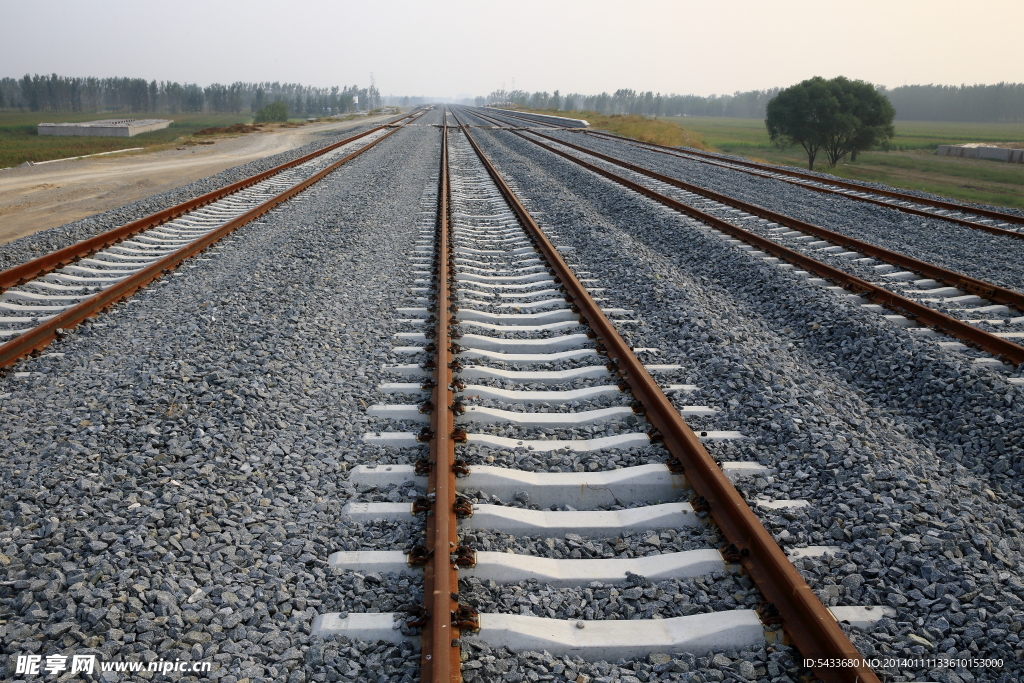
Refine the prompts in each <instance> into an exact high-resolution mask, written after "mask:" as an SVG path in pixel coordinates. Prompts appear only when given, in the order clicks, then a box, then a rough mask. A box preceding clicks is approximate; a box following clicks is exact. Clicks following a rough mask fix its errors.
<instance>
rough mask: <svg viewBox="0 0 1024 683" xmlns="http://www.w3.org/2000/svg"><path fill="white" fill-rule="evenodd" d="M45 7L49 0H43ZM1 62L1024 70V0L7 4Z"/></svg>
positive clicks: (314, 71)
mask: <svg viewBox="0 0 1024 683" xmlns="http://www.w3.org/2000/svg"><path fill="white" fill-rule="evenodd" d="M42 8H45V9H42ZM0 18H2V25H3V27H4V30H3V38H2V39H0V76H14V77H20V76H22V75H23V74H25V73H53V72H56V73H58V74H62V75H68V76H131V77H142V78H146V79H156V80H175V81H188V82H196V83H199V84H200V85H208V84H209V83H213V82H220V83H230V82H232V81H239V80H240V81H262V80H266V81H275V80H276V81H291V82H301V83H306V84H310V85H318V86H328V85H353V84H358V85H360V86H364V85H367V84H368V83H369V79H370V73H371V72H373V74H374V75H375V76H376V81H377V86H378V87H379V88H380V90H381V92H382V93H383V94H385V95H387V94H395V95H434V96H456V95H486V94H488V93H490V92H491V91H492V90H495V89H497V88H500V87H501V86H502V84H504V86H505V87H506V88H508V89H511V88H512V87H513V79H514V84H515V87H516V88H520V89H524V90H530V91H533V90H548V91H551V90H555V89H560V90H561V91H562V92H563V93H566V92H580V93H587V94H589V93H598V92H601V91H609V92H611V91H614V90H616V89H618V88H633V89H636V90H654V91H660V92H675V93H695V94H700V95H708V94H711V93H731V92H733V91H736V90H751V89H762V88H769V87H772V86H786V85H791V84H793V83H796V82H798V81H800V80H803V79H805V78H809V77H811V76H815V75H820V76H825V77H831V76H835V75H839V74H842V75H845V76H848V77H850V78H859V79H863V80H867V81H871V82H873V83H879V84H884V85H887V86H897V85H903V84H904V83H908V84H909V83H945V84H960V83H996V82H999V81H1015V82H1024V51H1022V49H1021V41H1020V33H1021V27H1024V0H959V1H955V2H954V1H951V0H928V1H926V0H846V1H844V2H832V1H830V0H764V1H756V0H718V1H710V0H708V1H705V2H695V1H692V0H675V1H673V0H631V1H630V0H616V1H614V2H613V1H611V0H587V1H582V0H548V1H547V2H540V1H536V0H518V1H515V0H513V1H508V0H506V1H504V2H496V1H494V0H478V1H477V2H468V1H465V0H445V1H444V2H429V1H428V0H417V1H412V0H389V1H387V2H352V1H349V0H323V1H319V2H313V1H311V0H274V1H269V0H247V1H246V2H234V1H227V0H163V1H161V2H150V1H149V0H131V1H130V2H129V1H123V0H87V1H85V0H49V2H47V3H45V4H44V5H35V4H34V3H31V2H25V1H24V0H0Z"/></svg>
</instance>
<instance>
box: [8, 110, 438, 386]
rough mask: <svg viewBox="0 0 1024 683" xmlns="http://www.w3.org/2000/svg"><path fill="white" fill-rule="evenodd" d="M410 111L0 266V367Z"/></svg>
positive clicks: (390, 128)
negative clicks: (104, 229) (23, 260)
mask: <svg viewBox="0 0 1024 683" xmlns="http://www.w3.org/2000/svg"><path fill="white" fill-rule="evenodd" d="M422 113H423V112H422V111H419V110H417V111H414V112H411V113H409V114H407V115H405V116H402V117H400V118H398V119H396V120H395V121H393V122H391V123H388V124H385V125H381V126H377V127H374V128H371V129H370V130H367V131H364V132H362V133H359V134H358V135H353V136H350V137H348V138H345V139H344V140H341V141H339V142H336V143H334V144H331V145H328V146H326V147H324V148H323V149H320V150H317V151H315V152H311V153H309V154H306V155H304V156H301V157H299V158H298V159H294V160H292V161H289V162H287V163H284V164H280V165H279V166H276V167H274V168H271V169H269V170H267V171H263V172H261V173H257V174H256V175H254V176H252V177H249V178H246V179H244V180H240V181H237V182H235V183H232V184H230V185H228V186H226V187H223V188H221V189H219V190H214V191H212V192H208V193H206V194H204V195H202V196H199V197H196V198H195V199H191V200H189V201H187V202H182V203H181V204H177V205H175V206H172V207H169V208H167V209H164V210H163V211H159V212H157V213H154V214H151V215H149V216H145V217H144V218H140V219H138V220H135V221H132V222H131V223H128V224H126V225H123V226H121V227H118V228H115V229H113V230H109V231H107V232H104V233H101V234H99V235H96V236H94V237H91V238H89V239H86V240H82V241H81V242H78V243H76V244H73V245H70V246H68V247H65V248H63V249H60V250H57V251H55V252H52V253H50V254H46V255H44V256H41V257H39V258H36V259H33V260H31V261H28V262H26V263H23V264H21V265H19V266H15V267H14V268H10V269H8V270H5V271H3V272H0V342H2V344H0V368H4V367H8V366H10V365H12V364H14V363H16V362H17V361H18V359H20V358H23V357H24V356H26V355H28V354H31V353H38V352H39V351H40V350H42V349H43V348H45V347H46V346H47V345H48V344H50V343H51V342H52V341H53V340H54V339H56V338H57V337H58V336H60V335H61V334H63V333H64V332H65V331H66V330H70V329H72V328H74V327H75V326H76V325H78V324H80V323H81V322H82V321H84V320H86V319H88V318H90V317H92V316H94V315H96V314H97V313H99V312H101V311H102V310H104V309H105V308H107V307H109V306H111V305H113V304H115V303H117V302H118V301H121V300H123V299H125V298H126V297H129V296H131V295H132V294H133V293H134V292H135V291H137V290H138V289H139V288H141V287H144V286H146V285H147V284H148V283H150V282H152V281H153V280H156V279H158V278H160V277H163V276H164V275H166V274H168V273H170V272H171V271H172V270H174V269H175V268H177V267H178V266H179V265H180V264H181V263H182V262H183V261H185V260H186V259H188V258H191V257H194V256H196V255H198V254H200V253H202V252H203V251H205V250H207V249H209V248H210V247H211V246H213V245H214V244H216V243H217V242H218V241H219V240H221V239H222V238H223V237H225V236H226V235H228V234H230V233H231V232H232V231H234V230H236V229H238V228H239V227H241V226H243V225H245V224H246V223H249V222H250V221H253V220H255V219H256V218H259V217H260V216H262V215H263V214H265V213H266V212H268V211H270V210H272V209H274V208H275V207H277V206H278V205H280V204H281V203H283V202H285V201H287V200H288V199H290V198H292V197H294V196H296V195H297V194H299V193H300V192H302V191H303V190H305V189H306V188H307V187H310V186H311V185H313V184H315V183H316V182H318V181H319V180H320V179H322V178H323V177H325V176H326V175H328V174H329V173H331V172H332V171H334V170H336V169H338V168H339V167H340V166H342V165H344V164H345V163H347V162H348V161H350V160H352V159H354V158H356V157H357V156H359V155H360V154H362V153H364V152H366V151H367V150H369V149H371V148H372V147H374V146H375V145H377V144H378V143H379V142H381V141H382V140H385V139H387V138H388V137H390V136H391V135H393V134H394V133H395V132H396V131H397V130H398V129H399V128H400V127H401V126H402V125H405V123H408V122H409V121H412V120H415V119H416V118H418V117H419V116H420V115H422Z"/></svg>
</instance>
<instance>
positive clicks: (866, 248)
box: [529, 131, 1024, 311]
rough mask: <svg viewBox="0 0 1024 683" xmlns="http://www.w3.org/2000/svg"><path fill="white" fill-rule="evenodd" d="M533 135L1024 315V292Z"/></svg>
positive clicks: (547, 136) (564, 143)
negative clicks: (860, 253)
mask: <svg viewBox="0 0 1024 683" xmlns="http://www.w3.org/2000/svg"><path fill="white" fill-rule="evenodd" d="M529 133H530V134H531V135H536V136H537V137H540V138H544V139H545V140H550V141H551V142H555V143H557V144H559V145H564V146H566V147H569V148H571V149H575V150H577V151H580V152H583V153H585V154H589V155H591V156H594V157H597V158H598V159H602V160H604V161H607V162H609V163H612V164H616V165H618V166H621V167H623V168H627V169H629V170H630V171H633V172H635V173H640V174H641V175H645V176H647V177H649V178H653V179H655V180H658V181H660V182H663V183H666V184H668V185H672V186H673V187H678V188H679V189H681V190H686V191H688V192H693V193H694V194H699V195H701V196H703V197H707V198H708V199H713V200H715V201H717V202H720V203H722V204H728V205H729V206H732V207H735V208H738V209H742V210H743V211H746V212H748V213H752V214H754V215H755V216H760V217H761V218H766V219H768V220H771V221H774V222H776V223H778V224H780V225H784V226H786V227H789V228H793V229H795V230H799V231H801V232H806V233H808V234H811V235H816V236H818V237H821V238H824V239H827V240H828V241H830V242H834V243H835V244H837V245H839V246H843V247H849V248H850V249H855V250H857V251H859V252H862V253H864V254H867V255H868V256H873V257H876V258H879V259H881V260H883V261H885V262H887V263H891V264H893V265H897V266H900V267H901V268H906V269H908V270H911V271H913V272H915V273H920V274H921V275H924V276H925V277H929V278H932V279H933V280H938V281H941V282H943V283H945V284H948V285H952V286H953V287H957V288H959V289H963V290H965V291H967V292H970V293H971V294H977V295H978V296H983V297H985V298H986V299H991V300H992V301H995V302H996V303H1000V304H1008V305H1010V306H1014V307H1015V308H1017V309H1018V310H1021V311H1024V294H1022V293H1021V292H1017V291H1014V290H1012V289H1008V288H1006V287H1001V286H999V285H996V284H993V283H991V282H986V281H985V280H979V279H977V278H973V277H970V276H967V275H963V274H961V273H958V272H956V271H953V270H948V269H946V268H942V267H940V266H936V265H933V264H931V263H928V262H926V261H920V260H918V259H915V258H912V257H910V256H905V255H903V254H900V253H898V252H895V251H890V250H889V249H884V248H882V247H878V246H875V245H873V244H870V243H869V242H863V241H861V240H858V239H854V238H853V237H848V236H846V235H844V234H842V233H839V232H834V231H832V230H829V229H827V228H822V227H820V226H817V225H814V224H813V223H807V222H805V221H802V220H800V219H798V218H793V217H792V216H787V215H786V214H782V213H778V212H776V211H772V210H771V209H766V208H764V207H761V206H758V205H757V204H751V203H749V202H745V201H743V200H741V199H736V198H734V197H730V196H728V195H724V194H720V193H718V192H714V191H713V190H708V189H705V188H703V187H700V186H698V185H691V184H690V183H687V182H685V181H682V180H678V179H676V178H673V177H671V176H667V175H663V174H661V173H658V172H656V171H652V170H650V169H648V168H644V167H642V166H637V165H636V164H631V163H629V162H628V161H624V160H622V159H618V158H616V157H613V156H609V155H607V154H602V153H601V152H596V151H594V150H591V149H587V148H586V147H582V146H580V145H574V144H572V143H571V142H565V141H563V140H559V139H558V138H555V137H552V136H550V135H545V134H543V133H538V132H534V131H529Z"/></svg>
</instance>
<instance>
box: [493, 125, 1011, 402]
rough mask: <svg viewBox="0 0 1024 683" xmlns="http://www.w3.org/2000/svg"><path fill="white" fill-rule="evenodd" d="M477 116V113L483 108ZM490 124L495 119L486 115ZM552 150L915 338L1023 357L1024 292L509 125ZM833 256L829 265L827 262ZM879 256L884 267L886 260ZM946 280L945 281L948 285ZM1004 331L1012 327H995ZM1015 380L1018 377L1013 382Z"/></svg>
mask: <svg viewBox="0 0 1024 683" xmlns="http://www.w3.org/2000/svg"><path fill="white" fill-rule="evenodd" d="M478 115H479V114H478ZM482 118H483V119H484V120H486V121H488V122H491V123H494V122H496V121H497V120H496V119H494V118H493V117H491V116H489V115H482ZM512 132H513V133H514V134H515V135H518V136H519V137H521V138H523V139H526V140H530V141H531V142H533V143H534V144H536V145H538V146H540V147H542V148H543V149H546V150H547V151H549V152H552V153H554V154H558V155H559V156H561V157H563V158H566V159H569V160H571V161H573V162H575V163H577V164H579V165H581V166H583V167H584V168H587V169H588V170H590V171H593V172H595V173H598V174H600V175H602V176H603V177H605V178H608V179H610V180H612V181H614V182H617V183H619V184H621V185H623V186H625V187H628V188H630V189H632V190H634V191H637V192H640V193H642V194H645V195H646V196H648V197H650V198H652V199H655V200H656V201H659V202H661V203H662V204H665V205H667V206H669V207H671V208H673V209H675V210H677V211H680V212H682V213H684V214H686V215H688V216H691V217H694V218H697V219H698V220H700V221H701V222H703V223H704V224H706V225H709V226H710V227H712V228H714V229H715V230H717V231H719V234H721V235H722V236H723V237H725V238H727V239H735V238H738V239H739V240H740V242H742V244H743V247H742V248H746V249H750V248H751V247H754V248H755V250H754V251H752V252H751V253H752V256H753V257H755V258H765V259H770V260H774V261H778V260H779V259H780V258H781V259H782V262H781V263H780V265H782V266H784V267H787V268H791V267H793V266H799V267H800V268H802V269H803V270H802V271H800V272H804V273H808V274H813V275H816V276H819V278H821V279H819V280H818V283H819V284H822V285H823V286H829V285H830V284H831V285H833V286H837V287H836V290H837V291H841V292H843V293H844V294H846V293H847V292H852V294H847V295H848V296H851V297H852V298H853V299H854V300H855V301H856V302H857V303H860V304H861V305H863V306H866V307H869V308H874V309H876V310H881V309H885V310H888V311H889V314H890V315H889V319H890V320H892V321H893V322H895V323H896V324H899V325H902V326H905V327H907V328H908V329H909V330H911V333H913V334H925V335H939V334H940V333H944V334H946V335H949V336H951V337H953V338H955V339H957V340H958V341H951V342H940V344H941V345H943V346H944V347H945V348H947V349H951V350H964V351H966V350H968V349H975V348H976V349H980V350H983V351H985V352H987V353H988V354H990V356H989V357H981V358H976V359H975V362H977V363H991V364H992V365H993V367H997V368H998V367H999V366H1000V365H1001V363H1002V362H1003V361H1006V362H1008V363H1010V364H1012V365H1020V364H1021V363H1022V362H1024V347H1021V346H1020V344H1019V343H1017V340H1019V339H1022V338H1024V327H1022V329H1021V331H1015V330H1014V328H1015V327H1016V326H1018V325H1024V315H1021V314H1022V313H1024V294H1021V293H1020V292H1018V291H1015V290H1012V289H1008V288H1005V287H1000V286H999V285H995V284H993V283H990V282H986V281H984V280H979V279H977V278H972V277H968V276H966V275H963V274H961V273H956V272H953V271H950V270H948V269H946V268H941V267H939V266H935V265H932V264H930V263H926V262H924V261H921V260H919V259H914V258H910V257H907V256H904V255H903V254H900V253H898V252H894V251H892V250H889V249H883V248H881V247H877V246H875V245H872V244H870V243H867V242H864V241H862V240H857V239H853V238H850V237H848V236H846V235H842V234H840V233H837V232H834V231H831V230H827V229H825V228H822V227H819V226H816V225H813V224H810V223H807V222H805V221H801V220H798V219H795V218H792V217H790V216H787V215H784V214H781V213H778V212H775V211H771V210H768V209H764V208H762V207H759V206H757V205H754V204H751V203H748V202H744V201H742V200H738V199H735V198H732V197H729V196H726V195H723V194H721V193H717V192H713V191H710V190H707V189H705V188H702V187H699V186H696V185H693V184H691V183H686V182H683V181H681V180H678V179H676V178H672V177H669V176H666V175H663V174H660V173H657V172H655V171H652V170H649V169H647V168H644V167H642V166H638V165H636V164H632V163H629V162H627V161H624V160H622V159H619V158H616V157H614V156H610V155H607V154H602V153H601V152H598V151H596V150H592V149H588V148H585V147H581V146H579V145H574V144H572V143H569V142H566V141H564V140H560V139H557V138H554V137H552V136H550V135H545V134H543V133H540V132H535V131H530V130H514V131H512ZM825 258H828V259H829V261H830V263H826V262H824V261H823V260H822V259H825ZM879 262H881V263H879ZM943 285H946V286H943ZM993 328H995V329H999V328H1003V329H1007V330H1011V331H1005V332H998V331H995V329H993ZM1011 382H1012V383H1021V382H1020V380H1019V379H1017V378H1011Z"/></svg>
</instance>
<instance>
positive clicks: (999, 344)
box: [509, 130, 1024, 365]
mask: <svg viewBox="0 0 1024 683" xmlns="http://www.w3.org/2000/svg"><path fill="white" fill-rule="evenodd" d="M509 132H511V133H512V134H513V135H518V136H519V137H521V138H523V139H524V140H528V141H529V142H531V143H533V144H535V145H537V146H538V147H541V148H543V149H546V150H547V151H549V152H551V153H553V154H557V155H558V156H560V157H563V158H565V159H568V160H569V161H572V162H573V163H575V164H578V165H580V166H582V167H583V168H586V169H587V170H589V171H592V172H594V173H597V174H598V175H601V176H604V177H605V178H608V179H609V180H611V181H613V182H616V183H618V184H620V185H622V186H624V187H627V188H629V189H630V190H633V191H634V192H638V193H639V194H642V195H644V196H646V197H649V198H651V199H653V200H655V201H657V202H659V203H661V204H664V205H665V206H667V207H669V208H671V209H674V210H676V211H679V212H680V213H683V214H686V215H687V216H690V217H691V218H695V219H697V220H699V221H701V222H702V223H705V224H706V225H710V226H712V227H714V228H716V229H718V230H721V231H722V232H725V233H728V234H730V235H732V236H733V237H736V238H738V239H740V240H742V241H744V242H746V243H747V244H751V245H753V246H756V247H757V248H759V249H761V250H763V251H766V252H768V253H770V254H773V255H775V256H777V257H779V258H781V259H783V260H785V261H788V262H789V263H792V264H794V265H797V266H800V267H801V268H804V269H806V270H808V271H810V272H812V273H814V274H815V275H818V276H819V277H822V278H825V279H826V280H831V281H832V282H835V283H836V284H838V285H840V286H842V287H843V288H845V289H849V290H850V291H852V292H854V293H855V294H858V295H860V296H864V297H867V298H869V299H871V300H872V301H873V302H875V303H877V304H880V305H882V306H884V307H885V308H888V309H889V310H891V311H893V312H895V313H898V314H900V315H903V316H906V317H908V318H912V319H915V320H917V321H918V322H920V323H921V324H923V325H926V326H927V327H930V328H932V329H934V330H936V331H939V332H943V333H945V334H948V335H949V336H951V337H955V338H957V339H959V340H961V341H963V342H966V343H967V344H970V345H972V346H975V347H977V348H979V349H981V350H983V351H986V352H987V353H990V354H992V355H993V356H996V357H997V358H1001V359H1003V360H1004V361H1006V362H1009V363H1012V364H1013V365H1020V364H1022V363H1024V347H1021V346H1019V345H1017V344H1014V343H1013V342H1011V341H1009V340H1007V339H1003V338H1001V337H997V336H995V335H993V334H990V333H989V332H985V331H984V330H981V329H979V328H977V327H974V326H973V325H969V324H968V323H965V322H963V321H962V320H958V319H957V318H953V317H951V316H948V315H946V314H944V313H940V312H939V311H936V310H935V309H932V308H929V307H927V306H925V305H924V304H921V303H918V302H917V301H914V300H913V299H908V298H907V297H904V296H900V295H899V294H896V293H894V292H890V291H889V290H887V289H885V288H884V287H880V286H878V285H875V284H872V283H870V282H868V281H867V280H862V279H860V278H859V277H856V276H854V275H850V274H849V273H847V272H846V271H844V270H840V269H839V268H835V267H834V266H830V265H828V264H826V263H822V262H821V261H818V260H816V259H813V258H811V257H810V256H806V255H805V254H802V253H800V252H799V251H796V250H793V249H790V248H789V247H784V246H782V245H781V244H779V243H778V242H773V241H772V240H770V239H768V238H766V237H761V236H760V235H756V234H754V233H752V232H749V231H747V230H744V229H743V228H739V227H736V226H735V225H733V224H731V223H728V222H726V221H724V220H722V219H720V218H716V217H715V216H712V215H710V214H706V213H704V212H703V211H700V210H699V209H695V208H693V207H692V206H689V205H687V204H684V203H682V202H680V201H677V200H675V199H672V198H671V197H668V196H666V195H663V194H661V193H660V192H656V191H654V190H652V189H650V188H648V187H645V186H643V185H641V184H639V183H635V182H633V181H632V180H629V179H628V178H623V177H622V176H619V175H616V174H615V173H612V172H611V171H608V170H606V169H604V168H601V167H600V166H596V165H594V164H591V163H588V162H586V161H583V160H582V159H579V158H577V157H574V156H572V155H571V154H569V153H568V152H563V151H562V150H560V149H555V148H554V147H552V146H550V145H547V144H545V143H543V142H540V141H539V140H535V139H532V138H530V137H528V136H527V135H524V134H522V133H520V132H518V131H514V130H513V131H509Z"/></svg>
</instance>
